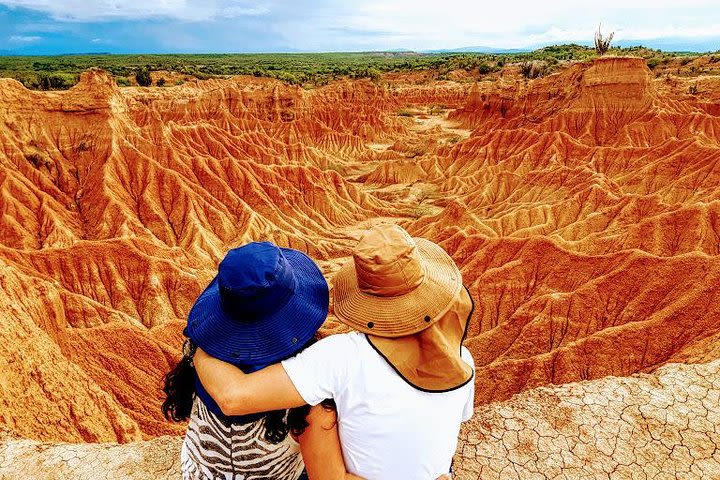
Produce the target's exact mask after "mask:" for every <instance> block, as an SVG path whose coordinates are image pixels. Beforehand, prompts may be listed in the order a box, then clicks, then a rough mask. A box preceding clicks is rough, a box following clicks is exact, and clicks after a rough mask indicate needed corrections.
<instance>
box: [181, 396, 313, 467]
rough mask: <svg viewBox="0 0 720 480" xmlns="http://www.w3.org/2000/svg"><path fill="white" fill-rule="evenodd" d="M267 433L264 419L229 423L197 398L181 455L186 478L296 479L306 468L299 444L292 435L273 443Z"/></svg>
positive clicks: (262, 417)
mask: <svg viewBox="0 0 720 480" xmlns="http://www.w3.org/2000/svg"><path fill="white" fill-rule="evenodd" d="M267 432H268V428H267V422H266V418H265V416H260V418H257V419H256V420H248V421H245V422H234V421H229V420H227V419H224V418H221V417H220V416H218V415H216V414H214V413H213V412H212V411H210V410H209V409H208V407H207V406H206V405H205V403H203V401H202V400H201V399H200V398H198V397H196V398H195V401H194V404H193V410H192V413H191V415H190V421H189V423H188V428H187V432H186V434H185V439H184V441H183V445H182V450H181V452H180V467H181V470H182V472H183V478H184V479H185V480H205V479H209V478H237V477H238V476H242V478H244V479H245V480H261V479H268V478H272V479H274V480H297V479H298V478H299V477H300V475H301V474H302V472H303V469H304V464H303V461H302V457H301V456H300V448H299V446H298V444H297V442H296V441H295V440H293V438H292V437H291V436H290V435H286V436H285V438H284V439H283V440H281V441H279V442H275V441H270V440H268V439H267V438H266V437H267Z"/></svg>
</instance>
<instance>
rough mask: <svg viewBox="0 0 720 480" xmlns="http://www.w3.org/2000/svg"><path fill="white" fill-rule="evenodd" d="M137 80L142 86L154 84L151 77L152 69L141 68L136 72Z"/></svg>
mask: <svg viewBox="0 0 720 480" xmlns="http://www.w3.org/2000/svg"><path fill="white" fill-rule="evenodd" d="M135 81H136V82H137V84H138V85H140V86H141V87H149V86H150V85H152V77H150V69H149V68H148V67H143V68H139V69H138V70H137V71H136V72H135Z"/></svg>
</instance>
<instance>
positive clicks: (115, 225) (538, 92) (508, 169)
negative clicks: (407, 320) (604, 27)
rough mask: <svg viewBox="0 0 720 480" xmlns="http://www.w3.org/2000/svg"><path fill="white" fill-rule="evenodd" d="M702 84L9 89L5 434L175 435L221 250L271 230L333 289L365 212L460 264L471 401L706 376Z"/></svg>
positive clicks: (0, 92)
mask: <svg viewBox="0 0 720 480" xmlns="http://www.w3.org/2000/svg"><path fill="white" fill-rule="evenodd" d="M689 81H691V80H683V79H677V80H676V83H682V82H689ZM692 81H695V80H692ZM702 82H703V85H704V87H703V89H702V91H703V92H708V93H706V94H699V95H695V96H689V95H685V94H683V93H682V92H683V90H682V89H681V88H680V87H673V88H670V87H668V85H667V82H665V81H664V80H663V79H655V78H652V77H651V75H650V72H649V70H648V69H647V67H646V66H645V64H644V63H643V62H642V60H638V59H628V58H608V59H601V60H597V61H594V62H589V63H581V64H574V65H570V66H569V67H567V68H565V69H564V70H562V71H560V72H559V73H557V74H554V75H550V76H548V77H545V78H540V79H537V80H533V81H526V80H523V79H521V78H518V77H517V76H512V75H509V76H503V77H501V78H499V79H498V80H497V81H496V82H476V83H469V82H454V81H442V82H430V83H422V84H417V83H415V82H406V81H404V80H403V78H402V76H393V77H392V78H391V79H388V80H386V81H381V82H378V83H373V82H369V81H341V82H336V83H333V84H330V85H328V86H326V87H322V88H318V89H315V90H309V91H308V90H304V89H301V88H297V87H290V86H287V85H284V84H282V83H280V82H277V81H272V80H268V79H258V78H236V79H230V80H210V81H203V82H191V83H187V84H185V85H182V86H177V87H168V88H150V89H144V88H122V89H121V88H118V87H117V86H115V85H114V84H113V82H112V80H111V79H110V77H109V76H107V75H105V74H103V73H102V72H96V71H91V72H87V73H86V74H85V75H84V76H83V78H82V81H81V82H80V84H79V85H78V86H76V87H75V88H73V89H71V90H69V91H67V92H43V93H41V92H31V91H28V90H26V89H24V88H23V87H22V86H21V85H20V84H19V83H17V82H15V81H12V80H0V126H1V127H2V128H0V148H1V150H0V199H1V200H0V291H2V293H3V295H0V371H2V372H3V375H2V377H0V423H1V424H3V425H4V426H5V427H6V428H8V429H9V430H10V431H12V432H13V433H14V434H15V435H19V436H21V437H25V438H29V439H34V440H39V441H66V442H82V441H85V442H107V441H113V442H131V441H137V440H141V439H150V438H154V437H157V436H159V435H164V434H178V433H180V432H181V431H182V430H183V426H182V425H173V424H170V423H168V422H165V421H164V420H163V419H162V417H161V415H160V411H159V406H160V403H161V400H162V396H161V392H160V382H161V378H162V375H163V374H164V373H165V372H166V371H167V370H169V368H170V367H171V365H172V364H173V362H175V361H176V360H177V358H178V354H179V347H180V344H181V330H182V325H183V321H184V318H185V316H186V314H187V312H188V310H189V308H190V306H191V305H192V303H193V301H194V299H195V298H196V297H197V295H198V294H199V293H200V292H201V291H202V289H203V288H204V286H205V285H206V284H207V283H208V282H209V281H210V279H211V278H212V276H213V272H214V270H215V268H216V264H217V262H218V261H219V259H220V258H221V257H222V255H223V254H224V252H225V251H226V250H227V249H228V248H231V247H234V246H238V245H240V244H243V243H245V242H247V241H251V240H265V239H269V240H273V241H275V242H277V243H279V244H281V245H284V246H290V247H293V248H298V249H301V250H304V251H306V252H308V253H309V254H310V255H311V256H313V257H314V258H316V259H318V261H319V263H320V265H321V267H322V268H323V271H324V272H325V273H326V276H327V278H328V280H329V281H330V282H332V275H333V273H334V272H335V271H336V270H337V268H338V265H339V264H341V262H343V261H346V260H347V255H348V253H349V250H350V248H351V246H352V245H353V243H354V242H355V241H356V240H357V238H358V236H359V234H360V232H361V231H362V229H363V228H364V227H365V226H367V225H369V224H372V223H374V222H378V221H392V222H399V223H401V224H402V225H404V226H405V227H406V228H407V229H408V230H409V231H411V233H413V234H414V235H418V236H424V237H427V238H430V239H432V240H435V241H437V242H439V243H441V244H442V245H443V247H444V248H445V249H446V250H447V251H448V252H449V253H450V254H451V255H452V256H453V258H454V259H455V260H456V261H457V263H458V265H460V267H461V269H462V270H463V275H464V279H465V282H466V284H467V285H468V287H469V288H470V290H471V293H472V295H473V298H474V300H475V303H476V310H475V312H476V313H475V318H474V319H473V323H472V326H471V328H470V331H469V336H468V342H467V344H468V346H469V347H470V348H471V350H472V351H473V354H474V356H475V359H476V364H477V367H478V370H477V375H476V385H477V387H478V388H477V401H478V403H479V404H485V403H488V402H493V401H502V400H506V399H508V398H510V397H511V396H512V395H513V394H516V393H518V392H522V391H524V390H528V389H533V388H535V387H539V386H543V385H547V384H550V383H555V384H562V383H567V382H575V381H579V380H588V379H595V378H600V377H605V376H607V375H615V376H627V375H631V374H633V373H636V372H652V371H653V370H654V369H656V368H657V367H658V366H661V365H663V364H665V363H667V362H669V361H673V362H684V363H693V362H709V361H713V360H715V359H717V358H718V357H720V348H719V347H718V338H719V336H720V320H719V319H720V301H718V300H719V299H720V295H719V293H720V291H719V289H720V286H719V285H720V282H719V280H720V261H719V260H718V258H720V257H718V255H719V254H720V170H718V164H719V163H720V162H719V161H720V116H719V115H720V109H718V107H717V105H718V103H717V102H718V98H720V97H718V96H717V95H716V94H715V93H712V92H713V90H712V89H711V88H705V86H708V85H714V84H718V85H720V82H717V79H714V78H709V77H708V78H703V79H702ZM713 82H715V83H713ZM325 329H326V331H327V332H330V331H336V330H339V329H340V327H338V325H337V323H336V322H335V321H333V319H332V316H331V317H330V320H329V321H328V322H327V323H326V327H325ZM693 368H695V367H693ZM698 368H700V367H698ZM679 371H685V370H682V369H680V370H679ZM687 371H688V372H691V373H692V372H695V370H687ZM697 372H703V370H697ZM528 398H531V397H528ZM623 401H625V400H623ZM628 401H629V400H628ZM487 408H490V407H487ZM480 411H483V410H480ZM468 468H470V467H468ZM473 468H474V467H473ZM478 468H479V467H478ZM468 471H469V470H468Z"/></svg>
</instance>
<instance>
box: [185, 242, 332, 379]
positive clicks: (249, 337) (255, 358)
mask: <svg viewBox="0 0 720 480" xmlns="http://www.w3.org/2000/svg"><path fill="white" fill-rule="evenodd" d="M328 302H329V294H328V285H327V282H326V281H325V278H324V277H323V275H322V272H321V271H320V269H319V268H318V267H317V265H316V264H315V262H313V261H312V259H310V258H309V257H308V256H307V255H305V254H304V253H302V252H299V251H297V250H293V249H290V248H279V247H278V246H276V245H274V244H272V243H270V242H253V243H249V244H247V245H244V246H242V247H240V248H234V249H232V250H230V251H229V252H228V253H227V255H226V256H225V258H224V259H223V260H222V262H220V265H219V267H218V274H217V276H216V277H215V278H214V279H213V281H212V282H211V283H210V285H209V286H208V287H207V288H206V289H205V291H204V292H203V293H202V294H201V295H200V297H198V299H197V300H196V301H195V304H194V305H193V307H192V309H191V310H190V314H189V315H188V323H187V334H188V337H190V339H191V340H192V341H193V342H194V343H195V344H197V345H198V346H199V347H200V348H202V349H203V350H205V351H206V352H207V353H208V354H210V355H212V356H213V357H215V358H218V359H220V360H223V361H226V362H228V363H232V364H233V365H236V366H238V367H240V368H241V369H242V370H243V371H245V372H246V373H249V372H253V371H256V370H260V369H261V368H264V367H266V366H268V365H271V364H273V363H276V362H278V361H280V360H283V359H285V358H288V357H290V356H292V355H293V354H295V353H296V352H298V351H299V350H300V349H302V348H303V347H304V346H305V344H306V343H307V342H308V341H310V339H311V338H313V337H314V335H315V332H317V330H318V329H319V328H320V326H321V325H322V324H323V322H324V321H325V318H326V317H327V313H328Z"/></svg>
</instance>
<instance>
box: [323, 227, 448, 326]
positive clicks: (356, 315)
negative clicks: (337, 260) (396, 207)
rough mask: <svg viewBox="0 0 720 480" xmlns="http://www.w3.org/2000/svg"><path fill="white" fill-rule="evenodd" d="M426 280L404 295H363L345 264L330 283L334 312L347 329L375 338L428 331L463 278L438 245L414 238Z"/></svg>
mask: <svg viewBox="0 0 720 480" xmlns="http://www.w3.org/2000/svg"><path fill="white" fill-rule="evenodd" d="M414 240H415V243H416V245H417V249H418V253H419V255H420V258H421V262H422V264H423V268H424V273H425V277H424V278H423V281H422V283H420V285H418V286H417V287H416V288H415V289H413V290H411V291H410V292H408V293H405V294H403V295H397V296H392V297H381V296H378V295H372V294H370V293H365V292H363V291H362V290H361V289H360V287H359V285H358V280H357V275H356V272H355V263H354V262H353V261H352V260H351V261H349V262H347V263H346V264H345V265H344V266H343V267H342V268H341V269H340V271H339V272H338V273H337V274H336V275H335V278H334V279H333V299H334V312H335V315H336V316H337V318H338V319H339V320H340V321H341V322H343V323H345V324H346V325H348V326H349V327H351V328H353V329H355V330H358V331H360V332H365V333H369V334H371V335H375V336H378V337H390V338H392V337H402V336H405V335H412V334H414V333H417V332H419V331H422V330H424V329H426V328H428V327H430V326H431V325H432V324H433V323H434V322H435V321H437V320H438V319H439V318H440V317H441V316H442V315H444V314H445V312H447V310H448V309H449V308H450V306H451V305H452V303H453V300H454V299H455V297H456V296H457V294H458V292H460V290H461V289H462V275H461V273H460V270H459V269H458V268H457V266H456V265H455V262H454V261H453V259H452V258H451V257H450V255H448V254H447V253H446V252H445V250H443V249H442V248H441V247H440V246H439V245H436V244H435V243H433V242H430V241H428V240H425V239H423V238H415V239H414Z"/></svg>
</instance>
